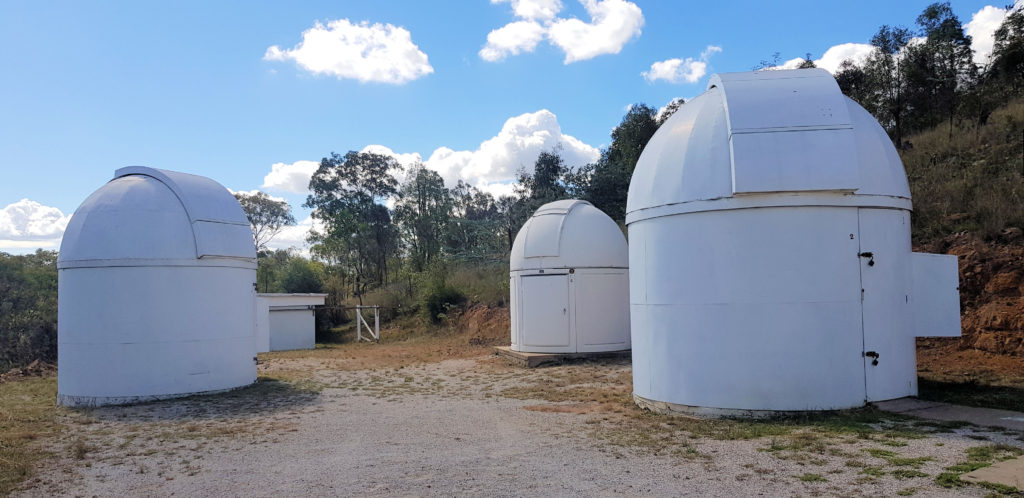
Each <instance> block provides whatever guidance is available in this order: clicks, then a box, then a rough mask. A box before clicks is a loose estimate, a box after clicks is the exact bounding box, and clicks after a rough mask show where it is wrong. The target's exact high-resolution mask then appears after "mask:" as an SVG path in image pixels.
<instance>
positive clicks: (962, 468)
mask: <svg viewBox="0 0 1024 498" xmlns="http://www.w3.org/2000/svg"><path fill="white" fill-rule="evenodd" d="M1022 454H1024V449H1021V448H1017V447H1016V446H1010V445H1007V444H990V445H987V446H975V447H973V448H967V458H968V461H966V462H963V463H958V464H956V465H952V466H949V467H946V472H943V473H941V474H939V475H938V477H936V478H935V483H936V484H938V485H939V486H942V487H944V488H958V487H961V486H966V485H968V484H971V483H968V482H966V481H964V480H962V479H960V476H962V475H964V474H966V473H968V472H972V471H975V470H978V469H980V468H983V467H988V466H989V465H992V464H993V463H995V462H1001V461H1004V460H1009V459H1011V458H1016V457H1018V456H1020V455H1022ZM977 484H978V485H979V486H982V487H985V488H987V489H991V490H992V491H995V492H997V493H1001V494H1004V495H1005V494H1016V493H1020V490H1017V489H1016V488H1013V487H1011V486H1002V485H1000V484H995V483H988V482H981V483H977Z"/></svg>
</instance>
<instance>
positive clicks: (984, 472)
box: [960, 457, 1024, 490]
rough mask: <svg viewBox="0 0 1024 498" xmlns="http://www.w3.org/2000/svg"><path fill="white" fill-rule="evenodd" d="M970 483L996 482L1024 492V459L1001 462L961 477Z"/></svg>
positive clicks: (1018, 458)
mask: <svg viewBox="0 0 1024 498" xmlns="http://www.w3.org/2000/svg"><path fill="white" fill-rule="evenodd" d="M960 479H963V480H965V481H968V482H974V483H978V482H994V483H996V484H1002V485H1003V486H1013V487H1015V488H1017V489H1020V490H1024V457H1017V458H1014V459H1013V460H1007V461H1005V462H999V463H997V464H994V465H992V466H991V467H985V468H981V469H978V470H975V471H973V472H968V473H967V474H964V475H962V476H960Z"/></svg>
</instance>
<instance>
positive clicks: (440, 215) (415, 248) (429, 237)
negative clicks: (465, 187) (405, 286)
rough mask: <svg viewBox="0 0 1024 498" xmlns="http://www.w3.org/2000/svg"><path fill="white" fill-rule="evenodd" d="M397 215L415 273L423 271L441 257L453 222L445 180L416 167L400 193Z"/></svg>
mask: <svg viewBox="0 0 1024 498" xmlns="http://www.w3.org/2000/svg"><path fill="white" fill-rule="evenodd" d="M394 213H395V222H396V223H397V224H398V226H399V227H400V228H401V230H402V233H403V235H404V236H405V239H406V241H407V246H408V249H409V257H410V258H411V263H412V266H413V269H415V271H423V269H424V268H425V267H426V265H428V264H429V263H430V262H431V260H433V259H434V258H435V257H437V256H438V255H439V254H440V253H441V247H442V241H443V240H442V238H443V237H444V234H445V232H446V228H447V226H448V223H449V222H450V221H451V216H452V200H451V197H449V193H448V189H446V188H445V186H444V179H442V178H441V175H439V174H437V172H435V171H433V170H429V169H427V168H425V167H423V165H422V164H417V165H416V166H413V168H412V170H411V171H410V172H409V175H408V179H407V180H406V182H405V183H404V184H403V185H402V188H401V190H399V192H398V201H397V202H396V204H395V209H394Z"/></svg>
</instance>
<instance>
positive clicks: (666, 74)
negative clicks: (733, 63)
mask: <svg viewBox="0 0 1024 498" xmlns="http://www.w3.org/2000/svg"><path fill="white" fill-rule="evenodd" d="M721 51H722V47H719V46H716V45H708V48H706V49H705V50H704V52H702V53H701V54H700V58H698V59H694V58H692V57H687V58H685V59H680V58H674V59H666V60H663V61H657V62H655V63H653V64H651V69H649V70H647V71H644V72H643V73H641V74H643V77H644V79H646V80H647V81H657V80H665V81H667V82H669V83H683V82H686V83H696V82H697V81H699V80H700V79H701V78H703V77H704V75H705V74H707V72H708V59H709V58H710V57H711V56H712V55H714V54H717V53H719V52H721Z"/></svg>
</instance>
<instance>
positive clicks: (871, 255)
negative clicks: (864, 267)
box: [857, 251, 875, 266]
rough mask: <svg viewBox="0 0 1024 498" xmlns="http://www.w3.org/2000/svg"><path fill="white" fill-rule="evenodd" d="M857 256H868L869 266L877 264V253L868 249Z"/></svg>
mask: <svg viewBox="0 0 1024 498" xmlns="http://www.w3.org/2000/svg"><path fill="white" fill-rule="evenodd" d="M857 256H860V257H862V258H868V266H875V253H873V252H870V251H868V252H862V253H860V254H858V255H857Z"/></svg>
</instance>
